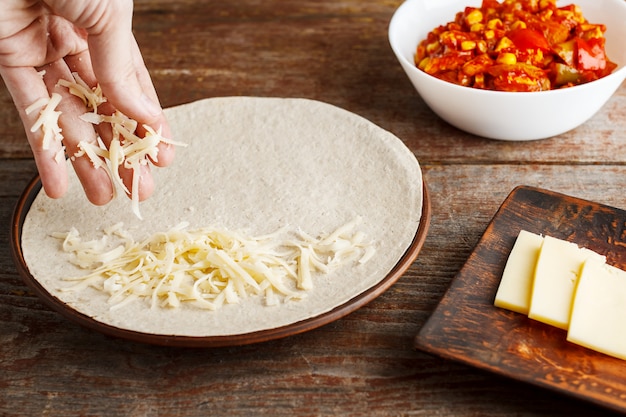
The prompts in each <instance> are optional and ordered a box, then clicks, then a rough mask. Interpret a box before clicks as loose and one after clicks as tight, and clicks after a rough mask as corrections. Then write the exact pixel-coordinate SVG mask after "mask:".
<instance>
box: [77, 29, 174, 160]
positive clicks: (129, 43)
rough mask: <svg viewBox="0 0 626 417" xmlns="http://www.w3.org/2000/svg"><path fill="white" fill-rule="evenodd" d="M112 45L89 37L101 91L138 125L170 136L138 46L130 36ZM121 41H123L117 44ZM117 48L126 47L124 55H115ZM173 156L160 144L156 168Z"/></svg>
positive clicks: (104, 40)
mask: <svg viewBox="0 0 626 417" xmlns="http://www.w3.org/2000/svg"><path fill="white" fill-rule="evenodd" d="M120 38H121V39H124V41H123V42H125V43H120V44H117V45H116V44H112V43H111V42H112V38H109V37H104V36H99V35H98V36H90V37H89V49H90V53H91V57H92V58H91V59H92V63H93V68H94V73H95V76H96V78H97V80H98V83H99V84H100V86H101V87H102V91H103V93H104V95H105V96H106V97H107V99H108V100H109V101H110V102H111V103H113V104H114V105H115V107H116V108H117V109H118V110H120V111H121V112H122V113H124V114H125V115H127V116H128V117H130V118H131V119H134V120H137V121H138V122H139V127H140V130H141V125H143V124H147V125H148V126H150V127H152V128H153V129H154V130H155V131H159V130H160V131H161V132H162V135H163V136H164V137H168V138H169V137H171V132H170V128H169V124H168V123H167V120H166V118H165V114H164V113H163V109H162V108H161V106H160V104H159V99H158V96H157V93H156V91H155V89H154V85H153V83H152V79H151V78H150V73H149V72H148V69H147V68H146V66H145V63H144V61H143V58H142V56H141V52H140V50H139V46H138V45H137V42H136V40H135V38H134V36H132V33H130V39H125V38H123V37H120ZM118 42H122V41H118ZM119 45H126V48H124V49H125V51H124V53H123V54H118V53H117V51H118V50H119V49H120V48H119ZM173 157H174V147H173V146H171V145H167V144H164V143H162V144H160V145H159V155H158V159H157V160H156V161H153V162H154V163H155V164H156V165H158V166H167V165H169V164H170V163H171V162H172V160H173Z"/></svg>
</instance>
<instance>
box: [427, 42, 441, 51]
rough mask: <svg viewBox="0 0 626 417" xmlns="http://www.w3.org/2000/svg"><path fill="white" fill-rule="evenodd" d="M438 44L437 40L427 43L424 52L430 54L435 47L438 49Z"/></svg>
mask: <svg viewBox="0 0 626 417" xmlns="http://www.w3.org/2000/svg"><path fill="white" fill-rule="evenodd" d="M439 46H440V44H439V41H435V42H432V43H429V44H428V45H426V52H428V53H429V54H432V53H433V52H435V51H436V50H437V49H439Z"/></svg>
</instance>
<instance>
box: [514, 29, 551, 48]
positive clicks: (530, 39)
mask: <svg viewBox="0 0 626 417" xmlns="http://www.w3.org/2000/svg"><path fill="white" fill-rule="evenodd" d="M506 36H507V38H509V39H510V40H511V41H512V42H513V43H514V44H515V46H516V47H517V48H518V49H521V50H527V49H541V50H543V51H548V50H550V45H549V44H548V41H547V40H546V37H545V36H543V33H541V32H539V31H536V30H533V29H528V28H523V29H514V30H512V31H510V32H509V33H507V35H506Z"/></svg>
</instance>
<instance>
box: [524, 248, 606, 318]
mask: <svg viewBox="0 0 626 417" xmlns="http://www.w3.org/2000/svg"><path fill="white" fill-rule="evenodd" d="M589 258H595V259H597V260H598V261H600V262H604V261H605V257H604V256H602V255H599V254H597V253H596V252H593V251H591V250H589V249H587V248H579V247H578V245H576V244H575V243H572V242H568V241H565V240H560V239H556V238H553V237H551V236H545V237H544V240H543V245H542V246H541V251H540V252H539V258H538V260H537V266H536V269H535V278H534V281H533V288H532V293H531V301H530V309H529V312H528V317H530V318H531V319H534V320H538V321H541V322H543V323H547V324H550V325H552V326H555V327H558V328H561V329H564V330H567V328H568V327H569V318H570V313H571V311H572V300H573V297H574V291H575V289H576V282H577V281H578V275H579V274H580V271H581V268H582V266H583V264H584V262H585V261H586V260H587V259H589Z"/></svg>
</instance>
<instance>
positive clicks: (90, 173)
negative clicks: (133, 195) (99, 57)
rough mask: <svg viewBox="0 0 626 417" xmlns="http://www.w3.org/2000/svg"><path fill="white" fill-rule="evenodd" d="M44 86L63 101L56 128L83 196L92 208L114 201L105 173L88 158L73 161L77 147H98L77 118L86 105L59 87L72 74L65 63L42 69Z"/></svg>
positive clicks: (85, 124) (91, 132) (93, 135)
mask: <svg viewBox="0 0 626 417" xmlns="http://www.w3.org/2000/svg"><path fill="white" fill-rule="evenodd" d="M44 69H45V75H44V76H43V82H44V83H45V85H46V88H47V90H48V91H49V92H50V93H51V94H52V93H57V94H59V95H61V97H62V100H61V102H60V103H59V105H58V106H57V110H59V111H60V112H61V116H60V118H59V126H60V127H61V129H62V133H63V136H64V139H63V144H64V145H65V147H66V152H67V155H69V156H70V157H71V158H70V159H71V161H72V164H73V166H74V170H75V171H76V175H77V176H78V178H79V180H80V182H81V185H82V187H83V189H84V190H85V195H86V196H87V198H88V199H89V201H91V202H92V203H93V204H96V205H103V204H106V203H108V202H109V201H111V199H112V198H113V195H114V192H113V184H112V182H111V179H110V178H109V175H108V173H107V171H106V170H105V169H103V168H96V167H94V165H93V163H92V162H91V160H90V159H89V158H88V157H87V156H84V155H83V156H80V157H76V156H75V155H76V154H77V153H78V152H79V150H80V148H79V143H80V142H86V143H91V144H96V143H97V135H96V132H95V131H94V128H93V125H92V124H91V123H88V122H85V121H83V120H82V119H81V118H80V116H81V115H82V114H83V113H85V111H86V109H85V105H84V103H83V102H82V100H80V99H79V98H78V97H75V96H73V95H72V94H70V93H69V91H68V90H67V88H65V87H59V86H58V85H57V83H58V82H59V80H61V79H65V80H71V79H72V74H71V71H70V69H69V68H68V66H67V64H66V62H65V61H64V60H58V61H56V62H53V63H51V64H48V65H46V66H45V67H44Z"/></svg>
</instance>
